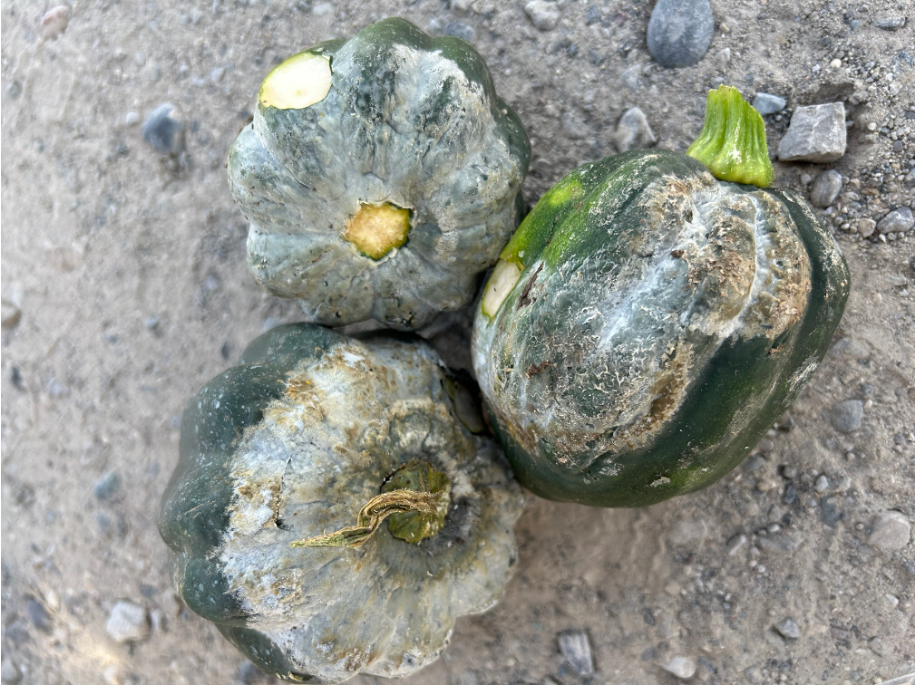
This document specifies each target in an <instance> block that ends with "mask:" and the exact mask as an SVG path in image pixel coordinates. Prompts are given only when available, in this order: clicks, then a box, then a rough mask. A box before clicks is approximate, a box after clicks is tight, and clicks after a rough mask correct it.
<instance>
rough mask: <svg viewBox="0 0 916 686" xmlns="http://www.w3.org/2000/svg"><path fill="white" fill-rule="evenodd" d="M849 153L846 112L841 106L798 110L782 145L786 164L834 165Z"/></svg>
mask: <svg viewBox="0 0 916 686" xmlns="http://www.w3.org/2000/svg"><path fill="white" fill-rule="evenodd" d="M845 152H846V110H845V109H844V107H843V103H841V102H830V103H826V104H824V105H811V106H810V107H799V108H798V109H797V110H795V112H794V113H793V114H792V121H791V122H789V130H788V131H786V135H785V136H783V137H782V140H781V141H779V148H778V150H777V155H778V157H779V159H780V160H782V161H783V162H833V161H834V160H838V159H840V158H841V157H842V156H843V154H844V153H845Z"/></svg>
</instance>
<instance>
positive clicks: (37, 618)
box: [25, 598, 52, 633]
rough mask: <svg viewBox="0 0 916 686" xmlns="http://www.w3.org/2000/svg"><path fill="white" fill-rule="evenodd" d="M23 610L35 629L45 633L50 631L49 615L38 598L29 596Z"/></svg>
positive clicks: (50, 621)
mask: <svg viewBox="0 0 916 686" xmlns="http://www.w3.org/2000/svg"><path fill="white" fill-rule="evenodd" d="M25 612H26V614H27V615H28V616H29V621H31V622H32V624H33V625H34V626H35V628H36V629H38V630H39V631H44V632H45V633H48V632H50V631H51V624H52V620H51V615H49V614H48V611H47V610H46V609H45V606H44V605H42V603H41V601H40V600H36V599H35V598H29V599H28V600H27V601H26V603H25Z"/></svg>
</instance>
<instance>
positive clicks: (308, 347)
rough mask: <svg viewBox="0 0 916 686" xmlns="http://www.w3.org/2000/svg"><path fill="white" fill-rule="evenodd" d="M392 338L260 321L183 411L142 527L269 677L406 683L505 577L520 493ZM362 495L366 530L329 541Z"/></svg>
mask: <svg viewBox="0 0 916 686" xmlns="http://www.w3.org/2000/svg"><path fill="white" fill-rule="evenodd" d="M402 338H403V337H402ZM402 338H393V337H381V336H374V337H373V336H369V337H366V338H365V339H364V340H360V339H355V338H347V337H345V336H342V335H340V334H337V333H334V332H332V331H330V330H328V329H324V328H322V327H320V326H316V325H308V324H299V325H290V326H283V327H278V328H276V329H273V330H272V331H270V332H268V333H266V334H264V335H263V336H261V337H260V338H258V339H257V340H256V341H254V343H252V344H251V345H250V346H249V347H248V349H247V350H246V351H245V353H244V354H243V356H242V359H241V361H240V364H239V365H238V366H236V367H233V368H232V369H230V370H228V371H227V372H225V373H223V374H221V375H220V376H218V377H216V378H215V379H213V380H212V381H211V382H210V383H208V384H207V385H206V386H205V387H204V388H203V389H202V390H201V391H200V392H199V393H198V394H197V395H196V396H195V397H194V398H193V399H192V400H191V401H190V402H189V403H188V406H187V409H186V410H185V413H184V418H183V420H182V427H181V455H180V459H179V462H178V466H177V467H176V469H175V472H174V474H173V475H172V478H171V481H170V482H169V485H168V487H167V489H166V492H165V495H164V497H163V501H162V509H161V513H160V518H159V530H160V532H161V534H162V537H163V539H164V540H165V542H166V543H167V544H168V546H169V547H170V548H171V550H172V560H171V562H172V578H173V583H174V585H175V587H176V589H177V590H178V592H179V594H180V595H181V597H182V598H183V599H184V601H185V602H186V603H187V605H188V607H190V608H191V609H192V610H194V611H195V612H197V613H198V614H200V615H202V616H203V617H205V618H207V619H210V620H212V621H213V622H214V623H215V624H216V626H217V627H218V628H219V630H220V632H222V634H223V635H224V636H226V638H228V639H229V640H230V641H231V642H232V643H234V644H235V645H236V646H237V647H238V648H239V649H240V650H241V651H242V652H243V653H244V654H245V655H246V656H247V657H248V658H249V659H250V660H251V661H252V662H254V663H255V664H256V665H257V666H258V667H260V668H261V669H263V670H264V671H266V672H269V673H272V674H276V675H278V676H279V677H281V678H283V679H288V680H292V681H305V682H309V683H327V682H336V681H342V680H344V679H347V678H349V677H351V676H354V675H355V674H357V673H365V674H373V675H377V676H383V677H386V678H394V677H403V676H406V675H408V674H411V673H413V672H415V671H416V670H418V669H420V668H421V667H423V666H424V665H426V664H428V663H429V662H431V661H432V660H434V659H435V658H436V657H437V656H438V655H439V653H440V652H441V651H442V649H443V648H444V647H445V645H446V643H447V642H448V638H449V636H450V634H451V630H452V627H453V626H454V623H455V620H456V618H457V617H458V616H461V615H466V614H471V613H477V612H483V611H484V610H486V609H488V608H489V607H490V606H491V605H492V604H493V603H495V602H496V600H497V598H498V597H499V596H500V595H501V593H502V590H503V588H504V586H505V584H506V582H507V580H508V578H509V576H510V574H511V572H512V570H513V568H514V564H515V560H516V547H515V540H514V537H513V534H512V526H513V524H514V523H515V521H516V519H517V518H518V516H519V514H520V513H521V508H522V506H523V498H522V495H521V490H520V489H519V487H518V485H517V484H516V483H515V481H514V480H513V479H512V476H511V472H510V470H509V467H508V465H507V464H506V463H505V461H504V460H503V459H502V457H501V455H500V451H499V448H498V446H497V445H496V442H495V441H494V440H492V439H491V438H488V437H485V436H483V435H478V434H476V433H474V431H477V430H478V429H479V428H480V418H479V416H475V415H474V414H473V411H472V412H470V413H469V412H468V409H469V408H468V406H467V405H466V403H464V402H453V401H452V399H451V398H452V397H453V396H454V397H460V396H461V393H460V392H456V390H455V389H456V386H455V384H456V380H455V379H452V378H450V377H449V376H448V374H447V373H446V371H445V369H444V367H443V366H442V364H441V362H440V361H439V359H438V357H437V356H436V354H435V352H433V350H432V349H431V348H430V347H429V346H428V345H427V344H425V343H423V342H419V341H413V340H402ZM469 426H470V428H468V427H469ZM411 499H413V500H411ZM408 500H411V502H419V501H423V502H426V501H427V500H428V501H429V502H431V503H432V505H433V507H432V508H428V509H427V510H426V513H427V514H428V515H429V516H426V515H425V514H423V512H422V511H420V509H418V508H417V507H412V506H411V507H401V503H404V502H407V501H408ZM378 502H383V507H387V508H388V510H387V511H385V512H384V513H383V514H382V516H381V517H380V518H379V521H377V522H374V523H373V526H372V527H371V529H372V530H371V531H365V532H357V533H360V534H361V535H360V536H359V540H355V541H353V542H347V543H337V542H335V541H333V540H330V539H332V538H334V536H335V532H336V535H337V538H338V539H339V538H341V536H340V535H339V534H341V532H343V533H344V537H346V536H348V535H351V534H352V533H353V532H354V530H355V529H357V528H358V527H353V526H352V525H353V524H354V522H356V521H357V512H359V511H360V508H362V507H363V506H364V505H366V504H367V503H378ZM418 512H420V514H417V513H418ZM386 517H387V520H386V521H384V522H382V521H381V520H383V519H385V518H386ZM362 534H365V535H362ZM351 539H352V537H351Z"/></svg>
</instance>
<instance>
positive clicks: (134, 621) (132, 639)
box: [105, 600, 150, 643]
mask: <svg viewBox="0 0 916 686" xmlns="http://www.w3.org/2000/svg"><path fill="white" fill-rule="evenodd" d="M105 631H106V632H107V633H108V635H109V636H111V637H112V638H113V639H114V640H115V641H117V642H118V643H136V642H138V641H143V640H145V639H146V638H147V637H148V636H149V631H150V624H149V617H148V616H147V614H146V608H145V607H141V606H140V605H137V604H136V603H132V602H130V601H129V600H119V601H118V602H116V603H115V605H114V607H113V608H111V614H110V615H108V621H107V622H106V623H105Z"/></svg>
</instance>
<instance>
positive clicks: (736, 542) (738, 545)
mask: <svg viewBox="0 0 916 686" xmlns="http://www.w3.org/2000/svg"><path fill="white" fill-rule="evenodd" d="M746 544H747V536H745V535H744V534H735V535H734V536H732V537H731V538H730V539H728V541H727V542H726V543H725V552H726V553H728V554H729V555H734V554H735V553H737V552H738V551H739V550H741V549H742V548H743V547H744V546H745V545H746Z"/></svg>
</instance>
